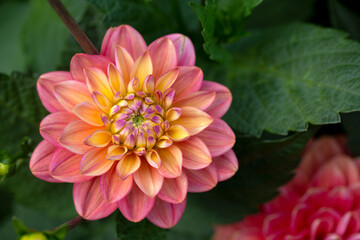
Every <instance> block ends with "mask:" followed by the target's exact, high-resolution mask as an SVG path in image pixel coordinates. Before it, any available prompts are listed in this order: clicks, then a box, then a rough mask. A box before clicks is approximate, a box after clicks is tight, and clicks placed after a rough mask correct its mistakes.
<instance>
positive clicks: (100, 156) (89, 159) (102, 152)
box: [80, 148, 114, 176]
mask: <svg viewBox="0 0 360 240" xmlns="http://www.w3.org/2000/svg"><path fill="white" fill-rule="evenodd" d="M106 154H107V149H106V148H93V149H90V150H89V151H88V152H86V153H85V155H84V156H83V158H82V159H81V164H80V171H81V173H82V174H84V175H86V176H100V175H102V174H104V173H106V172H107V171H108V170H109V169H110V168H111V166H112V165H113V164H114V161H110V160H108V159H106Z"/></svg>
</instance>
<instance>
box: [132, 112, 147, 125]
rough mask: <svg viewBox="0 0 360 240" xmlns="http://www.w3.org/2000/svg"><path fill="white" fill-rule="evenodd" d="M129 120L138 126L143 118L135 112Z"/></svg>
mask: <svg viewBox="0 0 360 240" xmlns="http://www.w3.org/2000/svg"><path fill="white" fill-rule="evenodd" d="M131 121H132V122H133V123H134V125H135V127H139V126H140V125H141V124H142V123H143V122H144V121H145V118H144V117H143V116H142V115H141V114H137V115H136V116H135V117H133V118H132V119H131Z"/></svg>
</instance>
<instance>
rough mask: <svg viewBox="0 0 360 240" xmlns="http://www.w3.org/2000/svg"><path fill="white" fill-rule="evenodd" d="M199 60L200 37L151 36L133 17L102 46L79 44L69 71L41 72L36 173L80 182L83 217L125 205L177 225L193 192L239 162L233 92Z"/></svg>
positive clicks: (137, 217) (133, 213) (133, 215)
mask: <svg viewBox="0 0 360 240" xmlns="http://www.w3.org/2000/svg"><path fill="white" fill-rule="evenodd" d="M194 63H195V52H194V47H193V44H192V43H191V41H190V40H189V38H187V37H185V36H183V35H181V34H171V35H167V36H165V37H162V38H159V39H157V40H155V41H154V42H153V43H151V44H150V45H149V46H146V43H145V41H144V39H143V38H142V36H141V35H140V34H139V33H138V32H137V31H136V30H135V29H133V28H132V27H130V26H127V25H121V26H119V27H116V28H110V29H109V30H108V31H107V33H106V35H105V37H104V40H103V43H102V47H101V53H100V55H89V54H76V55H75V56H74V57H73V58H72V60H71V63H70V72H50V73H46V74H43V75H41V76H40V78H39V80H38V83H37V89H38V92H39V95H40V98H41V101H42V103H43V105H44V106H45V108H46V109H47V110H48V111H49V112H50V114H49V115H48V116H47V117H45V118H44V119H43V121H42V122H41V124H40V133H41V135H42V136H43V138H44V140H43V141H42V142H41V143H40V144H39V145H38V146H37V148H36V149H35V151H34V153H33V155H32V157H31V160H30V169H31V171H32V173H33V174H34V175H35V176H36V177H38V178H40V179H43V180H45V181H49V182H71V183H74V190H73V197H74V204H75V208H76V210H77V212H78V213H79V215H80V216H82V217H83V218H85V219H88V220H95V219H100V218H103V217H106V216H108V215H109V214H111V213H112V212H113V211H115V210H116V209H117V208H119V209H120V211H121V213H122V214H123V215H124V216H125V217H126V218H127V219H129V220H130V221H134V222H138V221H141V220H142V219H144V218H145V217H147V218H148V219H149V220H150V221H151V222H153V223H154V224H156V225H158V226H160V227H163V228H169V227H171V226H174V225H175V224H176V223H177V222H178V220H179V219H180V217H181V215H182V213H183V211H184V208H185V203H186V194H187V192H203V191H208V190H210V189H212V188H213V187H214V186H215V185H216V184H217V182H218V181H223V180H225V179H227V178H229V177H231V176H232V175H233V174H234V173H235V172H236V170H237V167H238V163H237V159H236V156H235V154H234V152H233V151H232V150H231V148H232V146H233V145H234V142H235V136H234V133H233V131H232V130H231V128H230V127H229V126H228V125H227V124H226V123H225V122H224V121H223V120H221V119H220V118H221V117H222V116H223V115H224V114H225V112H226V111H227V110H228V108H229V106H230V103H231V99H232V97H231V93H230V91H229V89H228V88H226V87H224V86H223V85H221V84H218V83H215V82H208V81H203V73H202V71H201V69H200V68H198V67H196V66H194Z"/></svg>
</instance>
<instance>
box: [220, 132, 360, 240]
mask: <svg viewBox="0 0 360 240" xmlns="http://www.w3.org/2000/svg"><path fill="white" fill-rule="evenodd" d="M347 152H348V151H347V150H346V148H345V147H344V141H343V139H342V138H341V137H340V138H332V137H323V138H321V139H319V140H313V141H311V142H310V143H309V144H308V146H307V147H306V150H305V152H304V155H303V156H302V161H301V163H300V165H299V167H298V168H297V170H296V175H295V177H294V178H293V179H292V180H291V181H290V182H289V183H288V184H286V185H285V186H283V187H282V188H281V189H280V194H279V195H278V196H277V197H276V198H275V199H273V200H272V201H270V202H268V203H266V204H265V205H264V206H263V207H262V211H261V213H258V214H255V215H252V216H247V217H246V218H245V219H244V220H243V221H241V222H238V223H235V224H229V225H224V226H216V227H215V235H214V237H213V239H214V240H220V239H230V240H240V239H241V240H267V239H274V240H275V239H279V240H282V239H284V240H287V239H294V240H298V239H299V240H300V239H304V240H305V239H309V240H316V239H325V240H356V239H360V238H359V237H360V159H353V158H351V157H350V156H348V155H346V153H347Z"/></svg>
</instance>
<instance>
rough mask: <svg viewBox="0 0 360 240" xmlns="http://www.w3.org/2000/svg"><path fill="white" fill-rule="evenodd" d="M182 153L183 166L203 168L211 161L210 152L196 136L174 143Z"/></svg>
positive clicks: (194, 168) (193, 168)
mask: <svg viewBox="0 0 360 240" xmlns="http://www.w3.org/2000/svg"><path fill="white" fill-rule="evenodd" d="M176 146H178V147H179V148H180V150H181V152H182V153H183V166H184V167H185V168H188V169H192V170H196V169H201V168H205V167H207V166H209V165H210V163H211V162H212V159H211V154H210V151H209V149H208V148H207V146H206V144H205V143H204V142H203V141H202V140H201V139H200V138H198V137H191V138H190V139H189V140H187V141H184V142H179V143H177V144H176Z"/></svg>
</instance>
